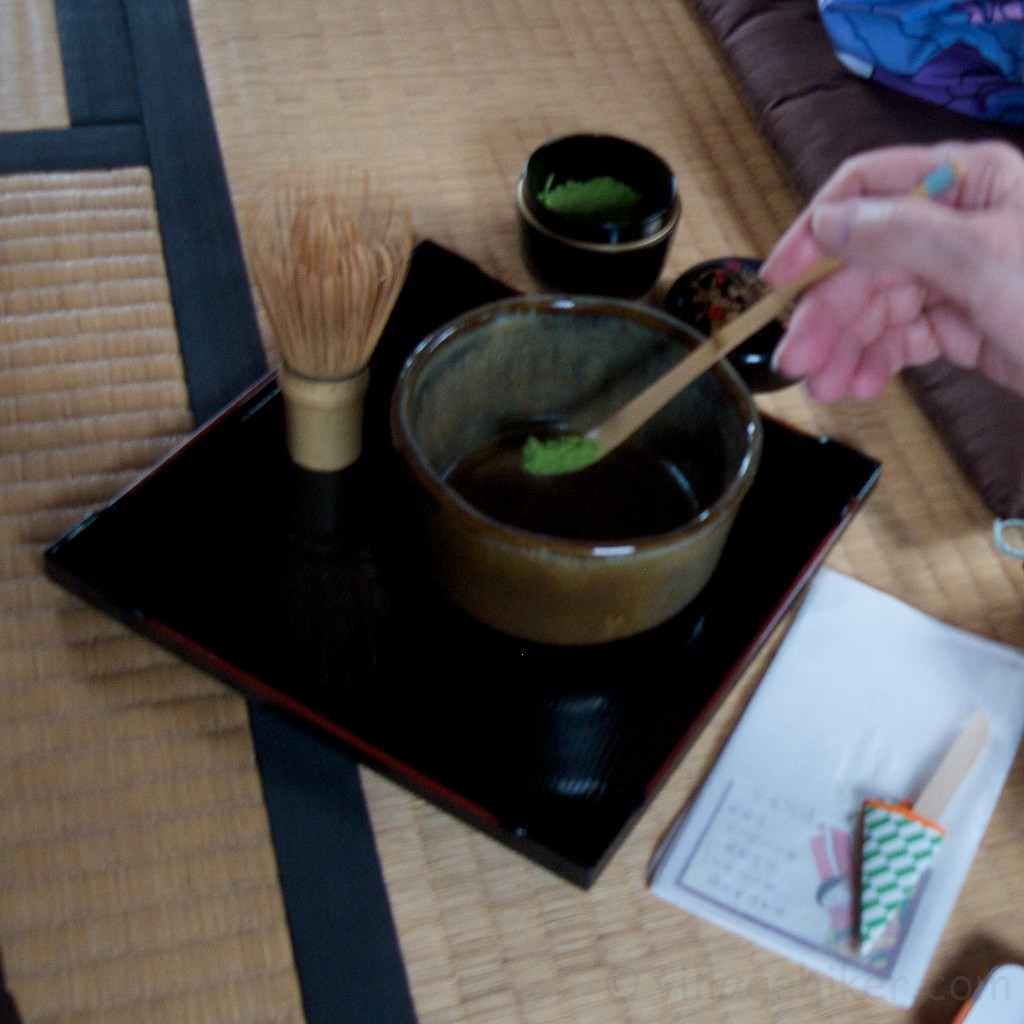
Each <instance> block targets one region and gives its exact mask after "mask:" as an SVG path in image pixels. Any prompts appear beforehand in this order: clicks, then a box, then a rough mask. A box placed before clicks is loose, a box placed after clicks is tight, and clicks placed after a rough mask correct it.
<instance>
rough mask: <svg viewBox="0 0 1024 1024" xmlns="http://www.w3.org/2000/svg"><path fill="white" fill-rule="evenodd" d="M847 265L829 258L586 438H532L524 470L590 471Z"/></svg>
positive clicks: (749, 311) (550, 472)
mask: <svg viewBox="0 0 1024 1024" xmlns="http://www.w3.org/2000/svg"><path fill="white" fill-rule="evenodd" d="M841 265H842V261H841V260H840V259H839V257H837V256H823V257H822V258H821V259H819V260H818V261H817V262H815V263H813V264H812V265H811V266H810V267H808V268H807V269H806V270H805V271H804V272H803V273H802V274H801V275H800V276H799V277H797V278H794V280H792V281H790V282H789V283H788V284H786V285H783V286H782V287H781V288H777V289H776V290H774V291H770V292H768V294H767V295H765V296H764V297H763V298H761V299H759V300H758V301H757V302H755V303H754V304H753V305H752V306H750V307H748V308H747V309H745V310H744V311H743V312H742V313H740V314H739V316H737V317H736V318H735V319H733V320H730V321H729V322H728V323H727V324H726V325H725V326H724V327H722V328H721V329H720V330H719V331H718V332H716V334H715V336H714V337H712V338H704V340H703V343H702V344H701V345H700V346H699V347H698V348H696V349H694V350H693V351H692V352H690V354H689V355H687V356H685V357H684V358H683V359H681V360H680V361H679V362H678V363H676V364H675V366H673V367H672V368H671V369H670V370H669V371H668V372H667V373H665V374H663V375H662V376H661V377H658V378H657V380H655V381H654V382H653V383H651V384H649V385H648V386H647V387H646V388H644V389H643V390H642V391H641V392H640V393H639V394H637V395H635V396H634V397H633V398H631V399H630V400H629V401H628V402H627V403H626V404H625V405H624V406H622V407H621V408H620V409H618V410H616V412H614V413H613V414H612V415H611V416H610V417H609V418H608V419H607V420H605V421H604V423H600V424H598V425H597V426H596V427H592V428H591V429H590V430H588V431H587V432H586V433H585V434H562V435H560V436H558V437H554V438H551V439H549V440H545V441H541V440H538V439H537V438H535V437H531V438H529V439H528V440H527V441H526V444H525V445H524V446H523V469H525V470H526V471H527V472H528V473H533V474H535V475H538V476H556V475H559V474H562V473H573V472H576V471H577V470H581V469H586V467H587V466H591V465H593V464H594V463H595V462H597V461H598V460H600V459H603V458H604V457H605V456H606V455H607V454H608V453H609V452H611V451H613V450H614V449H615V448H617V447H618V446H619V445H620V444H622V442H623V441H625V440H626V439H627V438H628V437H630V436H632V435H633V434H634V433H636V431H637V430H639V429H640V428H641V427H642V426H643V425H644V424H645V423H646V422H647V421H648V420H649V419H650V418H651V417H652V416H654V415H655V414H656V413H658V412H659V411H660V410H661V409H662V408H664V407H665V406H666V405H667V404H668V403H669V402H670V401H671V400H672V399H673V398H675V397H676V395H678V394H679V393H680V392H682V391H683V389H684V388H686V387H688V386H689V385H690V384H692V383H693V381H695V380H696V379H697V378H698V377H699V376H700V375H701V374H702V373H704V372H705V371H706V370H709V369H710V368H711V367H712V366H714V365H715V363H717V362H718V361H719V360H720V359H724V358H725V357H726V356H727V355H728V354H729V353H730V352H732V351H733V350H734V349H736V348H739V346H740V345H742V344H743V342H745V341H746V340H747V339H748V338H751V337H753V336H754V335H755V334H756V333H757V332H758V331H759V330H761V328H762V327H765V326H767V325H768V324H769V323H771V321H772V320H775V319H776V318H777V317H779V316H781V315H782V314H783V313H784V312H785V311H786V309H787V307H788V306H789V305H790V303H792V302H793V300H794V299H796V298H797V297H798V296H799V295H800V293H801V292H803V291H804V289H805V288H809V287H810V286H811V285H812V284H814V282H815V281H819V280H821V278H823V277H827V276H828V275H829V274H831V273H832V272H833V271H834V270H837V269H838V268H839V267H840V266H841ZM688 333H693V334H696V333H697V332H695V331H692V332H688ZM701 337H703V336H701Z"/></svg>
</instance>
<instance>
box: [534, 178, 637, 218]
mask: <svg viewBox="0 0 1024 1024" xmlns="http://www.w3.org/2000/svg"><path fill="white" fill-rule="evenodd" d="M554 180H555V176H554V175H553V174H552V175H551V176H550V177H549V178H548V180H547V181H546V182H545V184H544V188H543V190H542V191H541V192H540V193H539V194H538V196H537V198H538V199H539V200H540V201H541V202H542V203H543V204H544V205H545V206H546V207H547V208H548V209H549V210H551V211H553V212H554V213H561V214H564V215H566V216H569V217H603V218H605V219H617V220H622V219H624V218H626V217H630V216H632V215H633V214H634V213H636V211H637V209H638V208H639V206H640V200H641V198H642V197H641V195H640V193H639V192H637V191H636V189H634V188H631V187H630V186H629V185H627V184H626V183H625V182H624V181H619V180H618V178H613V177H611V176H610V175H607V174H606V175H602V176H601V177H597V178H589V179H587V180H586V181H576V180H575V179H574V178H570V179H569V180H568V181H563V182H562V183H561V184H560V185H555V186H554V188H552V184H553V182H554Z"/></svg>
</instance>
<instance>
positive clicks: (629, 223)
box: [517, 134, 680, 299]
mask: <svg viewBox="0 0 1024 1024" xmlns="http://www.w3.org/2000/svg"><path fill="white" fill-rule="evenodd" d="M517 205H518V210H519V226H520V237H521V240H522V246H523V255H524V256H525V258H526V261H527V263H528V265H529V266H530V268H531V271H532V272H533V274H534V276H535V277H536V278H537V279H538V281H540V282H541V284H543V285H544V286H545V287H548V288H552V289H555V290H557V291H564V292H573V293H578V294H586V295H607V296H613V297H617V298H632V299H635V298H639V297H640V296H642V295H645V294H646V293H647V292H649V291H650V290H651V289H652V288H653V287H654V285H655V283H656V282H657V280H658V276H659V274H660V273H661V270H662V267H663V266H664V265H665V257H666V255H667V254H668V248H669V244H670V242H671V240H672V236H673V234H674V232H675V228H676V224H677V223H678V222H679V212H680V203H679V196H678V193H677V188H676V179H675V176H674V175H673V173H672V169H671V168H670V167H669V166H668V165H667V164H666V163H665V161H664V160H662V159H661V157H659V156H658V155H657V154H655V153H653V152H652V151H651V150H649V149H647V148H645V147H644V146H641V145H638V144H637V143H635V142H629V141H628V140H626V139H620V138H616V137H615V136H612V135H598V134H591V135H567V136H564V137H562V138H559V139H552V140H551V141H550V142H547V143H545V144H544V145H543V146H541V147H540V148H539V149H537V150H535V151H534V152H533V153H532V154H531V155H530V158H529V159H528V160H527V161H526V165H525V167H524V168H523V173H522V175H521V177H520V179H519V184H518V187H517Z"/></svg>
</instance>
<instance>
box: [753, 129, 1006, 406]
mask: <svg viewBox="0 0 1024 1024" xmlns="http://www.w3.org/2000/svg"><path fill="white" fill-rule="evenodd" d="M947 161H949V162H952V163H953V164H954V165H955V167H956V169H957V172H958V180H957V182H956V184H954V185H953V187H952V188H950V189H949V190H948V191H947V192H945V193H943V194H942V195H941V196H939V197H938V198H937V199H935V200H933V201H930V202H927V201H922V200H921V199H916V198H910V193H911V191H912V190H913V188H914V187H915V186H916V185H918V184H920V182H921V181H922V180H923V179H924V178H925V177H926V176H927V175H928V174H929V173H930V172H932V171H934V170H935V168H936V167H938V166H939V165H940V164H943V163H945V162H947ZM824 253H834V254H836V255H839V256H841V257H842V259H843V260H844V263H845V265H844V266H843V267H842V268H841V269H840V270H838V271H836V272H835V273H834V274H833V275H832V276H831V277H829V278H827V279H826V280H824V281H822V282H821V283H819V284H817V285H815V286H814V287H813V288H811V289H809V290H808V291H807V293H806V294H805V295H804V296H803V297H802V298H801V299H800V301H799V302H798V303H797V305H796V308H795V309H794V311H793V314H792V316H791V317H790V320H789V324H788V327H787V330H786V333H785V335H784V336H783V338H782V340H781V341H780V343H779V347H778V348H777V349H776V352H775V356H774V364H775V366H776V368H777V369H778V370H779V372H781V373H783V374H785V375H787V376H790V377H793V378H800V377H804V378H806V380H807V386H808V389H809V391H810V393H811V395H813V396H814V397H815V398H817V399H819V400H821V401H826V402H828V401H833V400H835V399H837V398H840V397H842V396H843V395H852V396H853V397H855V398H859V399H868V398H873V397H874V396H875V395H877V394H878V393H879V392H880V391H881V390H882V388H883V387H884V386H885V384H886V382H887V381H888V380H889V378H890V377H892V376H893V375H894V374H896V373H897V372H899V371H900V370H901V369H903V368H904V367H906V366H914V365H920V364H923V363H927V362H930V361H932V360H933V359H935V358H937V357H939V356H944V357H946V358H947V359H949V360H950V361H951V362H954V363H957V364H959V365H962V366H967V367H975V368H977V369H978V370H980V371H981V372H982V373H984V374H985V375H986V376H988V377H990V378H991V379H992V380H994V381H996V382H997V383H1000V384H1004V385H1006V386H1008V387H1010V388H1013V389H1014V390H1015V391H1017V392H1019V393H1021V394H1024V156H1022V154H1021V153H1020V152H1019V151H1018V150H1017V149H1015V148H1013V147H1012V146H1010V145H1009V144H1006V143H1002V142H981V143H955V142H950V143H943V144H940V145H937V146H900V147H892V148H887V149H879V150H875V151H872V152H868V153H864V154H861V155H860V156H857V157H854V158H852V159H851V160H848V161H847V162H846V163H844V164H843V165H842V166H841V167H840V168H839V169H838V170H837V171H836V173H835V174H834V175H833V176H832V177H831V178H830V179H829V180H828V181H827V182H826V183H825V185H823V186H822V188H821V189H820V190H819V192H818V193H817V195H815V196H814V198H813V199H812V200H811V202H810V203H809V204H808V207H807V209H805V210H804V211H803V213H802V214H801V215H800V216H799V217H798V218H797V219H796V221H794V223H793V225H792V226H791V227H790V229H789V230H788V231H787V232H786V233H785V234H784V235H783V237H782V238H781V239H780V240H779V242H778V244H777V245H776V246H775V248H774V249H773V251H772V253H771V254H770V255H769V257H768V259H767V260H766V261H765V263H764V266H763V267H762V274H763V276H764V278H765V280H766V281H767V282H768V283H769V284H771V285H773V286H776V287H777V286H779V285H782V284H784V283H786V282H787V281H790V280H792V279H793V278H794V277H796V276H797V274H799V273H800V272H801V271H802V270H804V268H805V267H807V266H808V265H810V264H811V263H812V262H813V261H814V260H815V259H817V258H818V257H820V256H821V255H823V254H824Z"/></svg>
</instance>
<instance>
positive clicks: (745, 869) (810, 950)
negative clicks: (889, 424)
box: [651, 569, 1024, 1007]
mask: <svg viewBox="0 0 1024 1024" xmlns="http://www.w3.org/2000/svg"><path fill="white" fill-rule="evenodd" d="M979 709H980V710H983V711H985V712H986V713H987V715H988V718H989V725H990V728H991V736H990V739H989V742H988V745H987V747H986V748H985V750H984V751H983V753H982V754H981V756H980V758H979V760H978V761H977V762H976V763H975V765H974V767H973V768H972V769H971V771H970V773H969V774H968V776H967V778H966V779H965V781H964V783H963V785H962V786H961V787H960V789H959V791H958V792H957V794H956V796H955V797H954V799H953V801H952V803H951V804H950V805H949V807H948V809H947V811H946V813H945V814H944V815H943V819H942V823H943V824H944V825H945V826H946V828H947V830H948V836H947V838H946V840H945V842H944V843H943V846H942V850H941V853H940V854H939V856H937V857H936V859H935V862H934V865H933V867H932V868H931V869H930V870H929V871H928V872H927V874H926V875H925V877H924V878H923V879H922V882H921V884H920V885H919V886H918V889H917V891H916V893H915V896H914V898H913V899H912V900H911V901H910V902H909V903H908V904H907V905H906V906H905V907H904V910H903V912H902V913H901V914H900V915H899V917H898V918H897V919H896V920H895V921H894V922H893V927H892V929H891V930H890V931H889V932H887V933H886V935H885V936H884V937H883V939H882V940H880V941H879V942H878V943H877V944H876V947H875V948H874V949H873V951H872V952H871V954H870V955H867V956H861V955H860V954H859V952H858V951H857V949H856V942H855V940H854V939H853V938H852V934H853V933H855V931H856V927H857V902H858V895H857V888H856V887H857V878H856V877H855V875H856V871H855V868H854V864H855V862H856V861H855V858H856V847H857V842H858V839H857V826H858V822H859V815H860V809H861V805H862V803H863V801H864V800H865V799H867V798H871V797H877V798H882V799H887V800H892V801H899V800H909V801H911V802H913V801H914V800H915V799H916V798H917V795H918V794H919V792H920V790H921V789H922V788H923V786H924V784H925V782H926V781H927V780H928V778H929V777H930V776H931V774H932V773H933V772H934V771H935V770H936V768H937V767H938V765H939V763H940V762H941V761H942V758H943V756H944V755H945V753H946V751H947V750H948V749H949V747H950V746H951V745H952V743H953V741H954V740H955V739H956V737H957V735H958V734H959V732H960V730H961V729H962V728H963V726H964V724H965V723H966V722H967V720H968V719H969V718H970V716H971V715H972V714H973V713H974V712H975V711H977V710H979ZM1022 735H1024V653H1022V652H1020V651H1017V650H1015V649H1013V648H1010V647H1007V646H1004V645H1001V644H997V643H993V642H992V641H989V640H985V639H983V638H981V637H977V636H974V635H973V634H970V633H966V632H964V631H963V630H959V629H955V628H953V627H951V626H948V625H946V624H944V623H942V622H940V621H938V620H936V619H934V618H932V617H930V616H928V615H925V614H923V613H922V612H920V611H918V610H916V609H914V608H912V607H910V606H909V605H906V604H904V603H903V602H901V601H899V600H897V599H895V598H893V597H891V596H889V595H887V594H883V593H881V592H879V591H877V590H875V589H873V588H871V587H868V586H866V585H865V584H862V583H859V582H857V581H855V580H852V579H849V578H847V577H845V576H842V575H840V574H838V573H835V572H832V571H830V570H827V569H823V570H821V571H820V572H819V573H818V575H817V576H816V578H815V579H814V581H813V582H812V584H811V586H810V589H809V593H808V595H807V598H806V600H805V601H804V604H803V605H802V606H801V608H800V611H799V612H798V614H797V616H796V618H795V620H794V622H793V624H792V626H791V628H790V631H789V633H788V634H787V636H786V637H785V639H784V640H783V642H782V644H781V645H780V647H779V650H778V652H777V654H776V656H775V658H774V660H773V662H772V664H771V665H770V667H769V669H768V671H767V672H766V674H765V677H764V679H763V680H762V681H761V684H760V686H759V688H758V690H757V692H756V693H755V695H754V697H753V698H752V700H751V702H750V704H749V706H748V707H747V709H746V711H745V712H744V714H743V716H742V718H741V720H740V722H739V724H738V725H737V727H736V730H735V731H734V733H733V735H732V736H731V737H730V739H729V741H728V743H727V745H726V747H725V749H724V751H723V752H722V755H721V757H720V758H719V760H718V762H717V763H716V765H715V766H714V768H713V769H712V771H711V773H710V775H709V776H708V779H707V781H706V782H705V784H704V785H703V787H702V788H701V790H700V792H699V793H698V794H697V796H696V798H695V799H694V801H693V802H692V804H691V805H690V806H689V807H688V808H686V809H685V811H684V812H683V814H682V815H681V816H680V819H679V821H678V822H677V824H676V827H675V828H674V829H673V831H672V834H671V835H670V837H669V838H668V839H667V840H666V842H665V843H664V844H663V846H662V848H661V850H659V852H658V854H657V856H656V857H655V861H654V863H653V865H652V876H651V889H652V891H653V892H654V893H655V894H656V895H658V896H660V897H661V898H663V899H665V900H668V901H669V902H671V903H674V904H675V905H677V906H679V907H681V908H682V909H684V910H687V911H690V912H692V913H694V914H698V915H699V916H701V917H703V918H706V919H708V920H710V921H713V922H715V923H716V924H718V925H720V926H721V927H723V928H727V929H729V930H730V931H733V932H735V933H737V934H739V935H742V936H745V937H746V938H748V939H750V940H751V941H753V942H756V943H758V944H760V945H762V946H765V947H767V948H769V949H772V950H774V951H776V952H778V953H780V954H782V955H784V956H786V957H789V958H791V959H793V960H795V961H797V962H799V963H803V964H806V965H807V966H809V967H811V968H813V969H815V970H817V971H820V972H822V973H823V974H826V975H828V976H829V977H831V978H833V979H835V980H838V981H840V982H843V983H845V984H848V985H851V986H853V987H855V988H858V989H860V990H862V991H865V992H868V993H870V994H872V995H876V996H879V997H881V998H883V999H885V1000H887V1001H888V1002H891V1003H894V1004H895V1005H897V1006H904V1007H906V1006H910V1005H912V1003H913V1001H914V999H915V997H916V995H917V992H918V990H919V988H920V985H921V982H922V980H923V978H924V975H925V972H926V971H927V969H928V964H929V962H930V960H931V957H932V955H933V953H934V951H935V947H936V945H937V944H938V942H939V939H940V937H941V934H942V930H943V928H944V927H945V925H946V921H947V920H948V918H949V914H950V912H951V911H952V909H953V905H954V903H955V902H956V899H957V895H958V893H959V891H960V888H961V886H962V884H963V882H964V879H965V878H966V876H967V872H968V870H969V868H970V865H971V861H972V860H973V859H974V855H975V853H976V851H977V848H978V845H979V843H980V842H981V838H982V836H983V835H984V832H985V829H986V827H987V825H988V821H989V818H990V817H991V814H992V810H993V808H994V807H995V804H996V801H997V800H998V798H999V794H1000V792H1001V790H1002V787H1003V784H1004V782H1005V780H1006V776H1007V773H1008V772H1009V769H1010V765H1011V764H1012V762H1013V759H1014V755H1015V754H1016V751H1017V747H1018V745H1019V744H1020V741H1021V737H1022Z"/></svg>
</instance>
